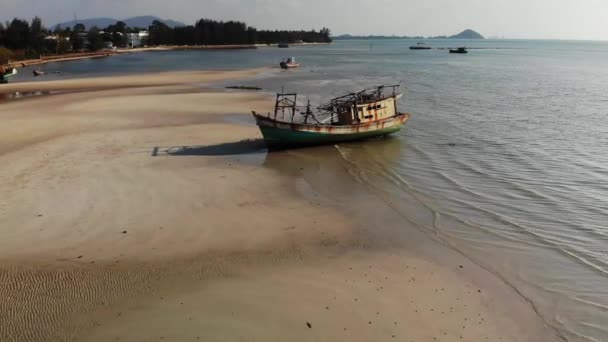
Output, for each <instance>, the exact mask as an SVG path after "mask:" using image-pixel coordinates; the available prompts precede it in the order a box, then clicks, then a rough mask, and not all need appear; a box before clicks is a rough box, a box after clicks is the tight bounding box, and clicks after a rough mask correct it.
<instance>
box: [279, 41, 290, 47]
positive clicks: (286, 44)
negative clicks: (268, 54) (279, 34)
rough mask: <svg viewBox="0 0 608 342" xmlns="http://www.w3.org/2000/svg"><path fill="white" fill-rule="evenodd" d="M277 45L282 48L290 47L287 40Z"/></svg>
mask: <svg viewBox="0 0 608 342" xmlns="http://www.w3.org/2000/svg"><path fill="white" fill-rule="evenodd" d="M277 46H278V47H280V48H288V47H289V44H288V43H285V42H282V43H279V44H278V45H277Z"/></svg>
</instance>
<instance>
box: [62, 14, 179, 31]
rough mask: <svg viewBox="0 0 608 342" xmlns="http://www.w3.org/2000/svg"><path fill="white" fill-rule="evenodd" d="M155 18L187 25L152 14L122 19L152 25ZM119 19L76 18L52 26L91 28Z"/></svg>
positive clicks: (177, 24) (135, 25)
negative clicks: (82, 26)
mask: <svg viewBox="0 0 608 342" xmlns="http://www.w3.org/2000/svg"><path fill="white" fill-rule="evenodd" d="M154 20H158V21H160V22H163V23H165V24H166V25H167V26H169V27H176V26H186V24H184V23H182V22H179V21H175V20H171V19H161V18H159V17H155V16H151V15H146V16H139V17H133V18H127V19H123V20H122V21H123V22H124V23H125V24H127V26H129V27H148V26H150V25H152V22H153V21H154ZM117 21H118V19H114V18H89V19H81V20H76V21H74V20H71V21H67V22H65V23H60V24H57V25H53V26H52V28H53V29H55V28H56V27H57V26H58V25H61V27H63V28H66V27H74V25H76V24H83V25H84V26H85V27H86V28H87V29H90V28H91V27H93V26H97V27H99V28H105V27H108V26H109V25H112V24H115V23H116V22H117Z"/></svg>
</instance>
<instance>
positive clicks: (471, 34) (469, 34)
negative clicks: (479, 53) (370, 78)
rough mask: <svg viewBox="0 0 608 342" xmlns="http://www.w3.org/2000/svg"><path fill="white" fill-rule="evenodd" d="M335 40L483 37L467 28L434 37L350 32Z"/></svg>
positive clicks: (336, 37)
mask: <svg viewBox="0 0 608 342" xmlns="http://www.w3.org/2000/svg"><path fill="white" fill-rule="evenodd" d="M332 38H333V39H335V40H348V39H485V38H484V36H482V35H481V34H479V33H477V32H475V31H473V30H470V29H467V30H464V31H462V32H460V33H458V34H455V35H452V36H435V37H423V36H396V35H392V36H376V35H369V36H353V35H350V34H343V35H340V36H335V37H332Z"/></svg>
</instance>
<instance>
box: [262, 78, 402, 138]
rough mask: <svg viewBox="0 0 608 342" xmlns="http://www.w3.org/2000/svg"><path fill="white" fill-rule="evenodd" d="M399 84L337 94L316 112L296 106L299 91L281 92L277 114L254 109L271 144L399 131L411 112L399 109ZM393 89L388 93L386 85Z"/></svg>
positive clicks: (276, 105) (263, 132)
mask: <svg viewBox="0 0 608 342" xmlns="http://www.w3.org/2000/svg"><path fill="white" fill-rule="evenodd" d="M398 87H399V86H398V85H394V86H377V87H374V88H370V89H364V90H362V91H359V92H356V93H351V94H347V95H344V96H340V97H336V98H334V99H332V100H330V101H329V102H328V103H326V104H324V105H322V106H320V107H319V108H318V111H317V112H314V113H313V112H312V110H311V107H310V102H309V103H308V105H307V106H305V107H298V106H296V100H297V96H298V95H297V94H295V93H290V94H286V93H284V92H281V93H278V94H277V97H276V102H275V108H274V114H271V113H268V114H267V115H262V114H258V113H256V112H255V111H253V112H252V114H253V117H254V118H255V120H256V123H257V125H258V127H259V128H260V131H261V133H262V136H263V137H264V142H265V143H266V145H267V146H268V148H270V149H273V148H278V149H280V148H285V147H299V146H310V145H320V144H333V143H337V142H342V141H352V140H360V139H366V138H372V137H377V136H383V135H387V134H391V133H394V132H397V131H399V130H400V129H401V128H402V127H403V125H405V123H406V122H407V121H408V120H409V118H410V114H409V113H400V112H398V110H397V99H398V98H400V97H401V94H397V93H396V89H397V88H398ZM387 88H388V89H392V91H391V92H390V93H388V94H385V92H384V91H385V89H387Z"/></svg>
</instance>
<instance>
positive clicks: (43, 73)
mask: <svg viewBox="0 0 608 342" xmlns="http://www.w3.org/2000/svg"><path fill="white" fill-rule="evenodd" d="M32 73H33V74H34V76H43V75H46V72H44V71H42V70H40V69H36V70H34V71H33V72H32Z"/></svg>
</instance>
